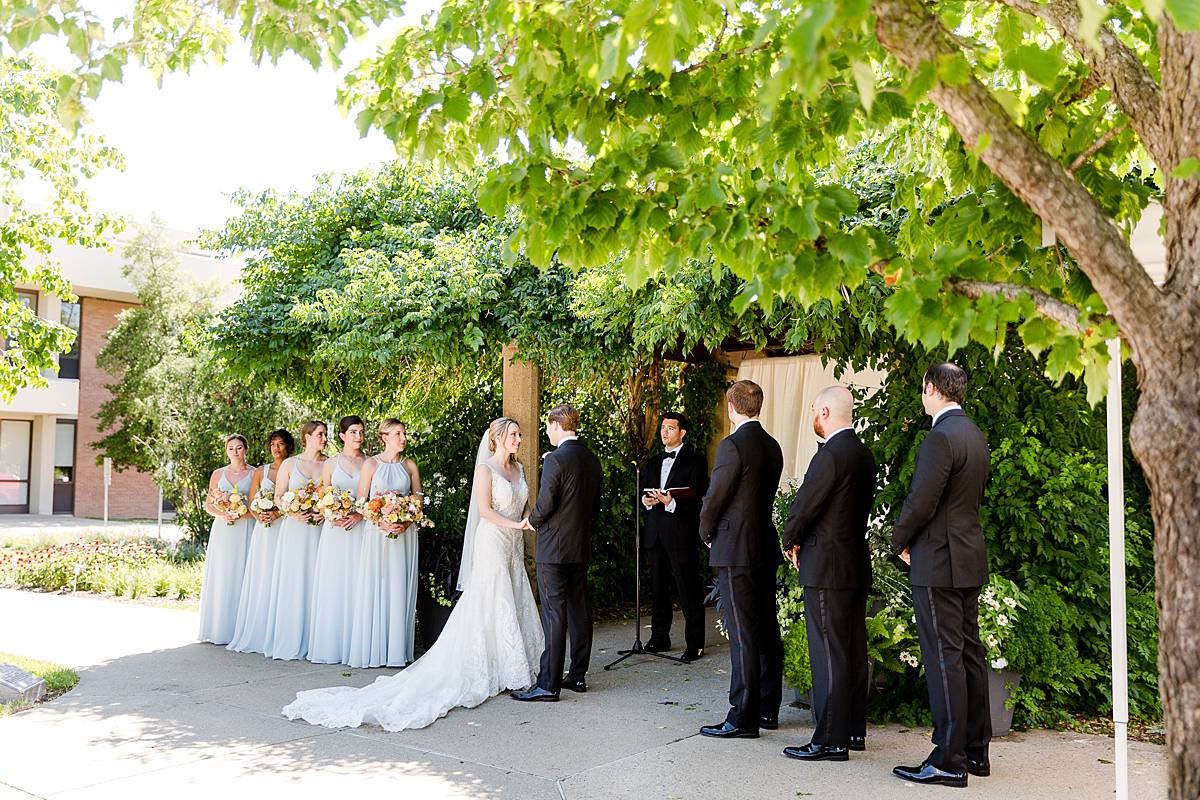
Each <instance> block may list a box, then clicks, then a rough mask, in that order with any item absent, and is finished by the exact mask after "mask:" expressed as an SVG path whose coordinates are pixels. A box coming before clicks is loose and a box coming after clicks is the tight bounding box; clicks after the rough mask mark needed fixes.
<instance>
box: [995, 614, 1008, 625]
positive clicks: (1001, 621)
mask: <svg viewBox="0 0 1200 800" xmlns="http://www.w3.org/2000/svg"><path fill="white" fill-rule="evenodd" d="M996 624H997V625H999V626H1000V627H1001V628H1007V627H1008V616H1007V615H1005V614H1001V615H999V616H998V617H996Z"/></svg>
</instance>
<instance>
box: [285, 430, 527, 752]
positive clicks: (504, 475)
mask: <svg viewBox="0 0 1200 800" xmlns="http://www.w3.org/2000/svg"><path fill="white" fill-rule="evenodd" d="M520 444H521V429H520V427H519V426H518V425H517V423H516V421H514V420H511V419H509V418H507V417H501V418H500V419H497V420H495V421H493V422H492V424H491V425H490V426H489V427H488V430H487V431H486V432H485V433H484V436H483V442H482V443H481V444H480V446H479V454H478V456H477V458H476V462H475V483H474V485H473V487H472V490H471V507H470V511H469V512H468V514H467V527H466V533H465V535H464V537H463V559H462V567H461V568H460V570H459V575H458V588H459V589H460V590H462V593H463V594H462V597H461V598H459V601H458V605H457V606H455V608H454V611H453V612H452V613H451V614H450V619H449V620H448V621H447V622H446V627H445V628H443V630H442V634H441V636H439V637H438V640H437V642H436V643H435V644H434V646H433V647H431V648H430V649H429V651H428V652H426V653H425V655H423V656H421V657H420V658H419V659H417V660H416V661H415V662H413V663H412V664H411V665H410V666H409V667H408V668H407V669H405V670H404V671H403V672H399V673H397V674H395V675H388V676H385V677H382V678H379V679H377V680H376V681H375V682H374V683H372V684H370V685H369V686H364V687H362V688H361V689H354V688H351V687H349V686H335V687H331V688H327V689H313V690H310V691H305V692H298V693H297V694H296V699H295V701H294V702H292V703H291V704H290V705H288V706H287V707H286V708H284V709H283V713H284V716H286V717H287V718H288V719H297V718H300V719H304V720H306V721H308V722H311V723H313V724H314V725H324V726H325V727H327V728H355V727H358V726H359V725H362V724H364V723H366V724H376V725H380V726H381V727H383V728H384V729H385V730H389V731H401V730H405V729H407V728H423V727H425V726H426V725H429V724H430V723H432V722H433V721H434V720H436V719H437V718H438V717H441V716H444V715H445V714H446V712H448V711H450V709H452V708H457V707H459V706H462V707H464V708H472V707H474V706H477V705H479V704H480V703H482V702H483V701H484V700H487V699H488V698H489V697H491V696H493V695H496V694H499V693H500V692H502V691H505V690H506V689H523V688H525V687H527V686H529V685H531V684H532V683H533V682H534V681H535V680H536V679H537V672H538V662H539V658H540V656H541V652H542V645H543V641H544V640H543V636H542V626H541V622H540V621H539V618H538V612H537V607H536V605H535V604H534V601H533V592H532V591H531V590H530V588H529V578H528V576H527V575H526V573H525V544H524V538H523V534H522V532H521V530H520V525H521V520H522V519H523V518H524V516H525V510H526V508H525V506H526V503H527V501H528V499H529V487H528V485H527V484H526V483H525V473H524V471H523V470H522V468H521V465H520V464H519V463H517V460H516V453H517V448H518V447H519V446H520Z"/></svg>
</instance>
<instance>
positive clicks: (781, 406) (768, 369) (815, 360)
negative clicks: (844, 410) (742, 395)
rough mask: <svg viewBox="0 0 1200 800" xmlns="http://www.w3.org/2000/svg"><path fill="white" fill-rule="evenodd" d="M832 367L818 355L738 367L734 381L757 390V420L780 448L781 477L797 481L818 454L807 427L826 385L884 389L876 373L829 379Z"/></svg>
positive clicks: (748, 362)
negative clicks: (759, 402)
mask: <svg viewBox="0 0 1200 800" xmlns="http://www.w3.org/2000/svg"><path fill="white" fill-rule="evenodd" d="M835 367H836V365H835V364H834V363H833V362H832V361H831V362H830V363H829V364H828V365H827V366H823V365H822V364H821V357H820V356H815V355H814V356H789V357H787V358H755V359H747V360H746V361H743V362H742V364H741V366H740V367H738V380H751V381H754V382H755V383H757V384H758V385H759V386H761V387H762V390H763V408H762V413H761V414H760V415H759V419H760V420H761V421H762V425H763V428H764V429H766V431H767V433H769V434H771V435H772V436H774V437H775V438H776V439H777V440H778V441H779V445H780V447H782V448H783V478H782V480H784V481H786V480H788V479H789V478H797V479H799V478H802V477H804V471H805V470H806V469H808V462H809V461H810V460H812V457H813V454H814V453H816V452H817V441H818V439H817V434H816V433H815V432H814V431H813V428H812V401H813V400H814V399H815V398H816V396H817V394H818V393H819V392H820V391H821V390H822V389H824V388H825V387H826V386H832V385H834V384H835V383H841V384H842V385H844V386H851V387H855V388H863V389H867V390H868V391H874V390H876V389H878V388H879V387H880V386H882V385H883V379H884V376H885V374H886V373H884V372H882V371H880V370H863V371H861V372H851V371H846V372H844V373H842V379H841V380H840V381H839V380H837V379H836V378H834V376H833V373H834V368H835Z"/></svg>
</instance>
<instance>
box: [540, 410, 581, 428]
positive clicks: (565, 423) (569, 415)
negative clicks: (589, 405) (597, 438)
mask: <svg viewBox="0 0 1200 800" xmlns="http://www.w3.org/2000/svg"><path fill="white" fill-rule="evenodd" d="M546 419H547V420H549V421H550V422H557V423H558V427H560V428H562V429H563V430H564V431H571V432H573V433H579V412H578V411H576V410H575V407H574V406H569V405H567V404H566V403H561V404H559V405H557V406H555V407H554V408H552V409H550V412H549V413H548V414H546Z"/></svg>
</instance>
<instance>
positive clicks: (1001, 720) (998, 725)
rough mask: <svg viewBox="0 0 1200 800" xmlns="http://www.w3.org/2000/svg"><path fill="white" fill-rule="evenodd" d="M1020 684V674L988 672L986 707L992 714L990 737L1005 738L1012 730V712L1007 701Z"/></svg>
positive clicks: (1004, 670) (1005, 670)
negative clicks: (989, 708) (988, 707)
mask: <svg viewBox="0 0 1200 800" xmlns="http://www.w3.org/2000/svg"><path fill="white" fill-rule="evenodd" d="M1020 684H1021V673H1019V672H1015V671H1013V670H1011V669H1000V670H997V669H989V670H988V705H989V706H990V707H991V713H992V736H1005V735H1007V734H1008V732H1009V731H1011V730H1012V721H1013V710H1012V709H1011V708H1009V707H1008V699H1009V698H1010V697H1012V693H1013V691H1014V690H1015V689H1016V688H1017V687H1018V686H1019V685H1020Z"/></svg>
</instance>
